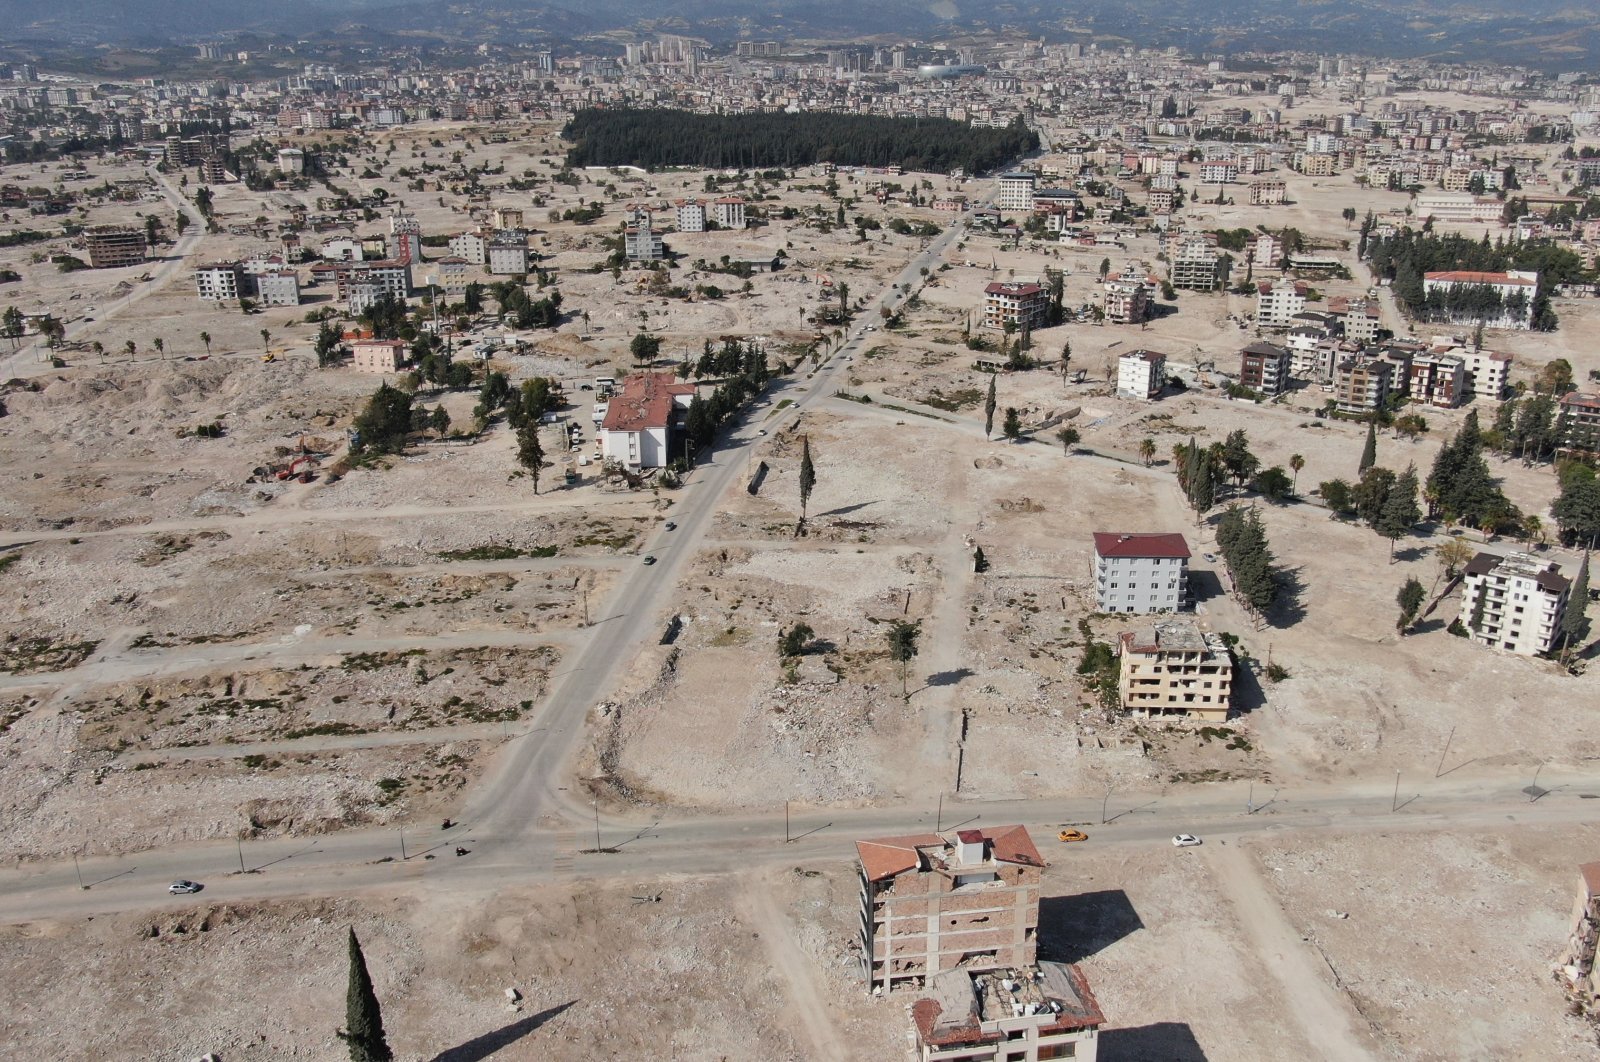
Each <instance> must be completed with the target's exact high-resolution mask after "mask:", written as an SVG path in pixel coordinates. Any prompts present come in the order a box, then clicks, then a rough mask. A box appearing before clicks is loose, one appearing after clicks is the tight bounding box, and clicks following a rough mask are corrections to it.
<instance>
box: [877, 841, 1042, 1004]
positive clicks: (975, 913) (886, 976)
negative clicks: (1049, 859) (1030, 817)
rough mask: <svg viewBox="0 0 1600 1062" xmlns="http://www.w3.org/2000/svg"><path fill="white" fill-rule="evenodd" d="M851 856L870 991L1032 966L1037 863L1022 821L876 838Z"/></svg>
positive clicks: (1038, 857)
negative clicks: (957, 973) (952, 974)
mask: <svg viewBox="0 0 1600 1062" xmlns="http://www.w3.org/2000/svg"><path fill="white" fill-rule="evenodd" d="M856 854H857V856H858V858H859V860H860V876H861V962H862V972H863V973H864V974H865V975H866V980H867V988H868V990H869V991H872V990H877V989H892V988H893V987H894V986H895V985H896V984H897V983H899V982H902V981H907V980H911V979H919V980H920V979H924V978H927V977H929V976H931V975H932V974H936V973H939V972H940V971H942V970H955V969H957V968H959V969H960V970H961V971H963V972H964V973H968V972H978V971H983V970H997V969H1000V968H1002V967H1006V966H1016V967H1020V966H1028V965H1031V964H1032V963H1033V961H1034V958H1035V955H1036V953H1037V949H1038V939H1037V938H1038V935H1039V881H1040V877H1041V875H1042V874H1043V872H1044V866H1045V863H1044V857H1043V856H1041V855H1040V854H1039V850H1038V849H1037V848H1035V847H1034V845H1033V839H1032V838H1031V837H1029V836H1028V831H1027V829H1026V828H1024V827H1022V826H991V827H987V828H985V829H979V830H962V831H960V832H959V833H957V834H955V835H954V836H953V837H951V836H941V835H940V834H937V833H921V834H912V835H910V836H906V837H882V838H878V839H876V840H871V841H857V842H856Z"/></svg>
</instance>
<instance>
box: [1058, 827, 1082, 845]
mask: <svg viewBox="0 0 1600 1062" xmlns="http://www.w3.org/2000/svg"><path fill="white" fill-rule="evenodd" d="M1088 839H1089V835H1088V834H1086V833H1084V832H1083V831H1082V830H1062V831H1061V832H1060V833H1058V834H1056V840H1058V841H1061V842H1063V843H1065V844H1070V843H1072V842H1073V841H1087V840H1088Z"/></svg>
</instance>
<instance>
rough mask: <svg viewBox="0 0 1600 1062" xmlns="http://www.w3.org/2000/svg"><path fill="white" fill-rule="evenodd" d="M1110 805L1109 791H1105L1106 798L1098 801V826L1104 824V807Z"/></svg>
mask: <svg viewBox="0 0 1600 1062" xmlns="http://www.w3.org/2000/svg"><path fill="white" fill-rule="evenodd" d="M1110 803H1111V790H1109V789H1107V790H1106V798H1105V799H1104V800H1102V801H1100V825H1102V826H1104V825H1105V824H1106V805H1107V804H1110Z"/></svg>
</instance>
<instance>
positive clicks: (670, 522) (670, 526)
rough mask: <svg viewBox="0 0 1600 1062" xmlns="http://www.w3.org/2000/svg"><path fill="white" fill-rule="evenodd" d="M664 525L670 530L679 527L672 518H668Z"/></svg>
mask: <svg viewBox="0 0 1600 1062" xmlns="http://www.w3.org/2000/svg"><path fill="white" fill-rule="evenodd" d="M664 526H665V527H666V529H667V530H668V531H676V530H677V529H678V525H677V524H675V523H673V522H672V521H671V520H668V521H667V522H666V524H665V525H664Z"/></svg>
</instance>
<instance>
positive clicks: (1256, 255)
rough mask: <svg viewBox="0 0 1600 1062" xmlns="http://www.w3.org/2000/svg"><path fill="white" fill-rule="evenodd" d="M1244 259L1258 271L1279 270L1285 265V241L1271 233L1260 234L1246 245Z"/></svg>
mask: <svg viewBox="0 0 1600 1062" xmlns="http://www.w3.org/2000/svg"><path fill="white" fill-rule="evenodd" d="M1244 257H1245V261H1246V262H1248V263H1249V264H1250V265H1252V266H1254V267H1255V268H1256V269H1278V268H1280V267H1282V265H1283V241H1282V240H1280V239H1279V238H1278V237H1276V236H1274V235H1272V233H1270V232H1262V233H1258V234H1256V235H1255V236H1253V237H1251V239H1250V241H1249V242H1248V243H1247V244H1245V249H1244Z"/></svg>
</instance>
